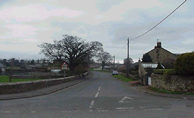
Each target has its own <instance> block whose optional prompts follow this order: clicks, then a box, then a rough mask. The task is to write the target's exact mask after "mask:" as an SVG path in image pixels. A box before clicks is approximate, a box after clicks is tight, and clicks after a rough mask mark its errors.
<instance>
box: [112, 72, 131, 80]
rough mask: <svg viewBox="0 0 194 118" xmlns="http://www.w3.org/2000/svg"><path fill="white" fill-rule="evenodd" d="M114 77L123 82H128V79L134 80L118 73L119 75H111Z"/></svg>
mask: <svg viewBox="0 0 194 118" xmlns="http://www.w3.org/2000/svg"><path fill="white" fill-rule="evenodd" d="M113 76H114V77H115V78H117V79H119V80H121V81H124V82H130V81H134V80H133V79H132V78H131V77H126V76H124V75H123V74H119V75H113Z"/></svg>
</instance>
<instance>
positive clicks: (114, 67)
mask: <svg viewBox="0 0 194 118" xmlns="http://www.w3.org/2000/svg"><path fill="white" fill-rule="evenodd" d="M113 58H114V65H113V68H114V70H115V56H113Z"/></svg>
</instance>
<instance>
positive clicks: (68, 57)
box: [39, 35, 102, 71]
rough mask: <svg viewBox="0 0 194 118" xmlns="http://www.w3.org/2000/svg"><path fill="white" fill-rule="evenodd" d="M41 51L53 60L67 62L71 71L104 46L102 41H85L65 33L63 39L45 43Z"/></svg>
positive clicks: (41, 46)
mask: <svg viewBox="0 0 194 118" xmlns="http://www.w3.org/2000/svg"><path fill="white" fill-rule="evenodd" d="M39 47H40V48H41V52H42V53H43V54H44V55H45V56H46V57H48V58H49V59H51V60H55V61H58V62H66V63H67V65H68V67H69V68H70V70H71V71H74V69H75V68H76V66H79V65H80V64H85V63H87V62H88V60H89V59H90V58H92V57H93V56H95V54H96V53H97V52H98V51H99V50H100V49H101V48H102V44H101V43H100V42H97V41H96V42H91V43H88V42H85V41H83V40H81V38H79V37H76V36H70V35H64V36H63V39H62V40H59V41H54V43H43V44H41V45H40V46H39Z"/></svg>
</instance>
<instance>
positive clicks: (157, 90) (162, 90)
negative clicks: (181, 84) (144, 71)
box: [149, 87, 194, 95]
mask: <svg viewBox="0 0 194 118" xmlns="http://www.w3.org/2000/svg"><path fill="white" fill-rule="evenodd" d="M149 89H150V90H152V91H155V92H159V93H166V94H182V95H194V93H191V92H179V91H169V90H166V89H159V88H153V87H149Z"/></svg>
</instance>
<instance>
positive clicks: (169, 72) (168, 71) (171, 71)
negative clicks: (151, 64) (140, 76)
mask: <svg viewBox="0 0 194 118" xmlns="http://www.w3.org/2000/svg"><path fill="white" fill-rule="evenodd" d="M154 73H155V74H167V75H175V74H176V70H175V69H155V70H154Z"/></svg>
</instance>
